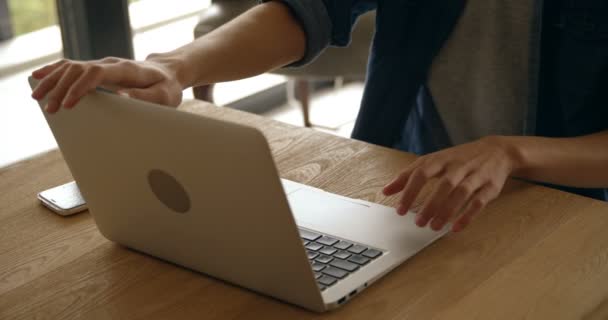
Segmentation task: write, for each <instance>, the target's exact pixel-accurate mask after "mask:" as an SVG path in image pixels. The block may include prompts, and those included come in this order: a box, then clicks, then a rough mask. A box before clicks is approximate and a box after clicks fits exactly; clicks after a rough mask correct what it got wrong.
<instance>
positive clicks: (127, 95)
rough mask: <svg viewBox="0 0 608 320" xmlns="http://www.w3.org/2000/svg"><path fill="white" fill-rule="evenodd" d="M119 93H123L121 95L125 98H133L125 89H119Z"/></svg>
mask: <svg viewBox="0 0 608 320" xmlns="http://www.w3.org/2000/svg"><path fill="white" fill-rule="evenodd" d="M118 94H119V95H121V96H123V97H125V98H131V96H130V95H129V94H128V93H126V92H124V91H118Z"/></svg>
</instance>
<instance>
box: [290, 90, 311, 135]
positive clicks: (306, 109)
mask: <svg viewBox="0 0 608 320" xmlns="http://www.w3.org/2000/svg"><path fill="white" fill-rule="evenodd" d="M294 89H295V97H296V99H297V100H298V101H299V102H300V106H301V107H302V116H303V117H304V126H305V127H307V128H310V127H312V124H311V123H310V82H309V81H308V80H300V79H296V80H295V88H294Z"/></svg>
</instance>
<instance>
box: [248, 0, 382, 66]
mask: <svg viewBox="0 0 608 320" xmlns="http://www.w3.org/2000/svg"><path fill="white" fill-rule="evenodd" d="M269 1H273V0H258V2H260V3H263V2H269ZM275 1H280V2H282V3H284V4H285V5H287V6H288V7H289V8H290V9H291V12H292V14H293V15H294V17H295V18H296V19H297V20H298V21H299V22H300V24H301V25H302V28H303V29H304V33H305V34H306V53H305V54H304V57H303V58H302V59H301V60H299V61H296V62H295V63H292V64H291V65H290V66H291V67H298V66H302V65H306V64H308V63H310V62H311V61H313V60H314V59H315V58H316V57H317V56H318V55H319V54H321V52H323V50H325V48H327V47H328V46H330V45H332V46H340V47H343V46H347V45H348V44H349V43H350V38H351V31H352V27H353V25H354V23H355V21H356V19H357V17H358V16H359V15H360V14H362V13H364V12H366V11H368V10H372V9H374V8H375V1H372V0H350V1H349V0H275Z"/></svg>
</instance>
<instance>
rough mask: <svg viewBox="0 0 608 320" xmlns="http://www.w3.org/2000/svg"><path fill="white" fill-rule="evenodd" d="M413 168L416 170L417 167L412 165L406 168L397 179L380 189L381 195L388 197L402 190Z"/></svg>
mask: <svg viewBox="0 0 608 320" xmlns="http://www.w3.org/2000/svg"><path fill="white" fill-rule="evenodd" d="M415 168H417V166H414V165H413V164H412V165H411V166H409V167H408V168H406V169H405V170H404V171H403V172H402V173H400V174H399V175H398V176H397V178H395V179H393V181H391V182H390V183H388V184H387V185H386V186H384V188H383V189H382V193H383V194H384V195H385V196H387V197H388V196H392V195H394V194H396V193H398V192H400V191H401V190H403V188H404V187H405V184H406V183H407V180H408V179H409V177H410V175H411V174H412V171H414V169H415Z"/></svg>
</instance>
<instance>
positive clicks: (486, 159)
mask: <svg viewBox="0 0 608 320" xmlns="http://www.w3.org/2000/svg"><path fill="white" fill-rule="evenodd" d="M507 139H508V138H507V137H486V138H483V139H480V140H477V141H475V142H471V143H468V144H463V145H460V146H456V147H452V148H448V149H445V150H442V151H439V152H435V153H432V154H429V155H426V156H423V157H420V158H418V159H417V160H416V161H414V162H413V163H412V164H411V165H409V166H408V167H406V169H405V170H404V171H403V172H402V173H401V174H400V175H399V176H398V177H397V178H395V180H393V181H392V182H391V183H389V184H388V185H386V186H385V187H384V189H383V192H384V194H385V195H386V196H390V195H394V194H396V193H398V192H400V191H403V194H402V196H401V199H400V201H399V206H398V208H397V213H398V214H400V215H405V214H406V213H407V212H408V210H409V209H410V208H411V206H412V204H413V203H414V201H415V200H416V198H417V196H418V194H419V193H420V191H421V190H422V188H423V187H424V186H425V185H426V184H427V183H428V182H429V181H430V180H431V179H433V178H438V179H439V180H438V183H437V187H436V188H435V190H434V191H433V192H432V193H431V194H430V196H429V197H428V198H427V199H426V200H425V202H424V205H423V206H422V209H421V211H420V212H419V213H418V216H417V218H416V224H417V225H418V226H419V227H425V226H426V225H427V224H428V223H429V222H430V226H431V228H432V229H433V230H441V229H442V228H443V227H444V226H445V224H446V223H447V222H448V221H450V219H451V218H452V217H453V216H455V215H459V216H458V217H455V219H454V220H453V221H454V224H453V225H452V231H453V232H458V231H461V230H462V229H464V228H465V227H466V226H467V225H468V224H469V222H470V221H471V218H472V217H473V216H474V215H476V214H477V213H479V212H480V211H481V210H482V209H483V208H485V206H486V205H487V204H488V203H489V202H490V201H492V200H494V199H495V198H496V197H497V196H498V195H499V193H500V191H501V190H502V188H503V186H504V184H505V182H506V180H507V178H508V177H509V175H511V173H512V172H513V171H514V170H515V169H516V167H517V166H518V159H519V155H518V154H517V152H516V151H515V149H514V148H511V147H510V145H509V144H508V143H507Z"/></svg>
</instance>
